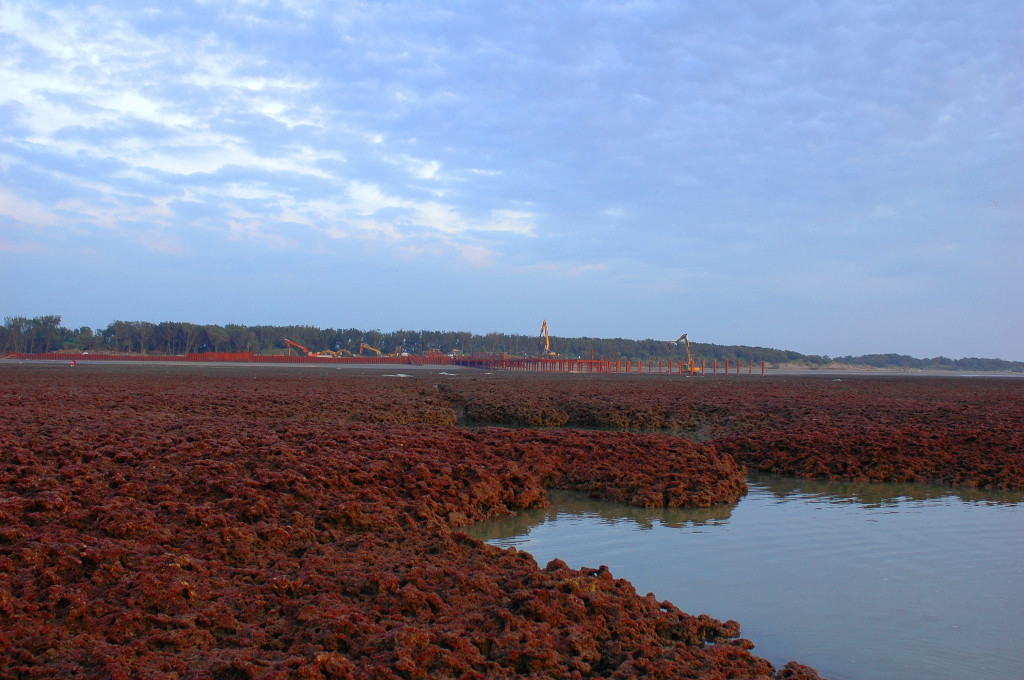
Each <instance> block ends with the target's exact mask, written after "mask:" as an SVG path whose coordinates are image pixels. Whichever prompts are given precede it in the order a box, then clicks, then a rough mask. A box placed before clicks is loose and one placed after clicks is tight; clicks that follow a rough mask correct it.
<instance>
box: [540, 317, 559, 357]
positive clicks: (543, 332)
mask: <svg viewBox="0 0 1024 680" xmlns="http://www.w3.org/2000/svg"><path fill="white" fill-rule="evenodd" d="M540 336H541V337H542V338H544V356H546V357H557V356H558V354H556V353H555V352H552V351H551V336H550V335H548V320H547V319H544V323H542V324H541V325H540Z"/></svg>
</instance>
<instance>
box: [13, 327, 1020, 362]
mask: <svg viewBox="0 0 1024 680" xmlns="http://www.w3.org/2000/svg"><path fill="white" fill-rule="evenodd" d="M285 338H288V339H290V340H292V341H293V342H295V343H298V344H300V345H303V346H304V347H307V348H309V349H310V350H312V351H314V352H321V351H325V350H330V351H333V352H338V351H343V350H344V351H348V352H351V353H352V354H354V355H358V354H360V350H361V347H362V345H367V346H369V347H373V348H376V349H378V350H380V351H381V352H382V353H384V354H400V353H402V352H408V353H409V354H423V353H426V352H428V351H430V350H437V351H440V352H444V353H445V354H450V353H452V352H458V353H462V354H508V355H510V356H539V355H540V354H541V353H542V351H543V348H544V338H542V337H540V336H532V335H514V334H506V333H487V334H486V335H478V334H475V333H468V332H464V331H407V330H398V331H389V332H383V331H379V330H369V331H364V330H360V329H358V328H317V327H316V326H244V325H238V324H228V325H226V326H218V325H210V324H207V325H200V324H193V323H186V322H177V321H164V322H161V323H150V322H148V321H115V322H113V323H111V324H110V325H108V326H107V327H106V328H102V329H96V330H94V329H92V328H90V327H88V326H82V327H81V328H74V329H71V328H65V327H64V326H63V325H61V317H60V316H59V315H49V316H38V317H34V318H27V317H14V316H8V317H4V324H3V326H2V327H0V352H2V353H3V354H4V355H6V354H9V353H12V352H20V353H27V354H38V353H46V352H90V353H113V354H172V355H173V354H191V353H203V352H253V353H255V354H287V353H289V351H294V350H289V347H288V345H287V344H286V343H285ZM691 348H692V350H693V355H694V357H695V360H696V361H697V362H700V361H701V360H705V361H708V362H711V361H715V360H717V361H719V362H725V361H736V360H742V361H743V362H747V361H765V362H768V363H769V364H770V365H779V364H801V365H805V366H811V367H814V366H824V365H827V364H848V365H855V366H871V367H875V368H898V369H946V370H966V371H1014V372H1024V362H1020V361H1003V360H1001V359H977V358H965V359H947V358H946V357H936V358H933V359H915V358H914V357H910V356H906V355H899V354H869V355H865V356H858V357H853V356H845V357H835V358H833V357H829V356H819V355H807V354H800V353H799V352H792V351H787V350H778V349H770V348H767V347H747V346H742V345H716V344H711V343H702V342H693V343H691ZM551 349H552V351H554V352H556V353H557V354H559V355H560V356H563V357H569V358H584V359H587V358H590V357H591V356H593V357H594V358H604V359H621V360H624V361H635V360H637V359H643V360H648V359H655V360H658V359H664V360H669V359H671V360H685V359H686V347H685V345H683V344H676V343H674V342H668V341H662V340H630V339H626V338H587V337H583V338H562V337H556V336H552V337H551ZM371 351H372V350H363V351H362V353H363V354H367V353H368V352H371Z"/></svg>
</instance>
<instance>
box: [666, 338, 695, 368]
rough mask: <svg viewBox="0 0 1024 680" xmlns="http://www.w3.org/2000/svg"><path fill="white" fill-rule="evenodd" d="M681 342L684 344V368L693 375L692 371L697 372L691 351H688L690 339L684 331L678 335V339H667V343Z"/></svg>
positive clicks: (675, 343) (677, 343)
mask: <svg viewBox="0 0 1024 680" xmlns="http://www.w3.org/2000/svg"><path fill="white" fill-rule="evenodd" d="M681 342H682V343H684V344H685V345H686V370H687V371H688V372H689V373H690V375H693V374H694V373H696V372H697V367H696V366H694V365H693V352H692V351H690V340H689V338H687V337H686V333H683V334H682V335H680V336H679V339H678V340H674V341H673V340H669V344H672V345H677V346H678V345H679V343H681Z"/></svg>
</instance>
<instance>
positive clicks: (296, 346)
mask: <svg viewBox="0 0 1024 680" xmlns="http://www.w3.org/2000/svg"><path fill="white" fill-rule="evenodd" d="M284 342H285V344H286V345H288V346H289V347H288V351H289V353H290V352H291V348H292V347H294V348H295V349H297V350H301V351H302V353H303V354H305V355H306V356H307V357H315V356H316V354H315V353H314V352H310V351H309V350H308V349H306V348H305V347H303V346H302V345H300V344H299V343H297V342H294V341H292V340H289V339H288V338H285V339H284Z"/></svg>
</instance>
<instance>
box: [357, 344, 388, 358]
mask: <svg viewBox="0 0 1024 680" xmlns="http://www.w3.org/2000/svg"><path fill="white" fill-rule="evenodd" d="M364 349H368V350H370V351H371V352H373V353H374V354H376V355H377V356H379V357H382V356H384V352H381V351H380V350H379V349H377V348H376V347H370V346H369V345H367V344H366V343H364V342H361V343H359V353H360V354H362V352H363V350H364Z"/></svg>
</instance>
